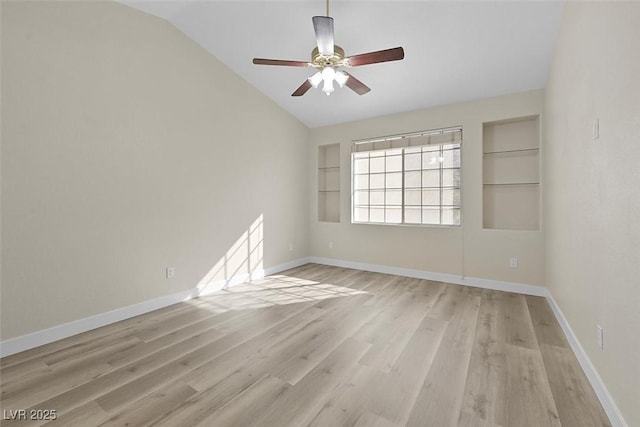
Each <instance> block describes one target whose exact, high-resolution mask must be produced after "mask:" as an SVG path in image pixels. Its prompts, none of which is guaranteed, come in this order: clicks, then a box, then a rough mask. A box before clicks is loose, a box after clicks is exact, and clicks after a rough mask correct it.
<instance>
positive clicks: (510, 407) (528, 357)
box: [505, 344, 561, 427]
mask: <svg viewBox="0 0 640 427" xmlns="http://www.w3.org/2000/svg"><path fill="white" fill-rule="evenodd" d="M505 348H506V357H507V384H506V391H505V393H506V395H507V396H509V399H508V400H507V402H506V404H505V405H506V415H505V425H507V426H512V425H517V426H522V427H539V426H549V427H559V426H561V423H560V418H559V416H558V410H557V409H556V405H555V401H554V399H553V394H552V393H551V388H550V386H549V379H548V378H547V375H546V371H545V369H544V363H543V361H542V356H541V355H540V353H539V352H538V351H536V350H532V349H528V348H525V347H522V346H519V345H513V344H506V347H505Z"/></svg>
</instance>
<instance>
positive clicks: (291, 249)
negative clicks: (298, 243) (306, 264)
mask: <svg viewBox="0 0 640 427" xmlns="http://www.w3.org/2000/svg"><path fill="white" fill-rule="evenodd" d="M289 252H293V243H289Z"/></svg>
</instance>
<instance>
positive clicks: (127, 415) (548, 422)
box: [0, 264, 610, 427]
mask: <svg viewBox="0 0 640 427" xmlns="http://www.w3.org/2000/svg"><path fill="white" fill-rule="evenodd" d="M0 400H1V402H0V404H1V406H2V408H3V410H11V409H13V410H15V409H35V410H37V409H49V410H52V409H55V410H56V411H57V415H58V418H57V419H56V420H54V421H52V422H49V424H48V425H51V426H56V425H64V426H74V425H77V426H83V427H84V426H87V427H91V426H96V425H101V424H105V425H154V426H168V427H174V426H181V427H187V426H195V425H202V426H207V427H208V426H230V425H234V426H235V425H242V426H245V425H246V426H251V425H255V426H278V427H287V426H296V427H297V426H305V425H309V424H311V425H314V426H323V425H331V426H341V425H344V426H347V425H348V426H359V427H364V426H366V427H370V426H381V427H391V426H398V427H399V426H407V425H409V426H413V425H416V426H421V427H422V426H437V427H447V426H474V427H484V426H497V427H511V426H518V427H521V426H522V427H527V426H535V427H541V426H545V427H547V426H551V427H553V426H560V425H562V426H563V427H567V426H569V427H573V426H580V427H582V426H585V427H591V426H609V425H610V424H609V422H608V420H607V418H606V415H605V413H604V410H603V409H602V406H601V405H600V404H599V402H598V400H597V397H596V396H595V393H594V392H593V390H592V388H591V387H590V385H589V382H588V380H587V379H586V376H585V375H584V373H583V372H582V370H581V368H580V365H579V364H578V362H577V359H576V358H575V356H574V355H573V353H572V351H571V348H570V347H569V345H568V342H567V341H566V338H565V337H564V334H563V332H562V330H561V328H560V326H559V324H558V322H557V321H556V320H555V318H554V314H553V312H552V311H551V309H550V307H549V305H548V304H547V302H546V301H545V300H544V299H543V298H539V297H530V296H526V297H525V296H522V295H516V294H511V293H505V292H500V291H493V290H487V289H480V288H472V287H465V286H458V285H452V284H446V283H440V282H431V281H427V280H422V279H415V278H409V277H400V276H393V275H388V274H381V273H375V272H370V271H359V270H354V269H348V268H340V267H329V266H323V265H319V264H307V265H304V266H300V267H296V268H294V269H291V270H289V271H287V272H283V273H281V274H278V275H274V276H270V277H266V278H264V279H262V280H256V281H253V282H251V283H245V284H241V285H238V286H234V287H230V288H227V289H225V290H222V291H219V292H215V293H212V294H209V295H207V296H203V297H201V298H198V299H195V300H191V301H189V302H185V303H181V304H176V305H174V306H170V307H166V308H164V309H161V310H158V311H155V312H151V313H147V314H144V315H142V316H138V317H135V318H132V319H127V320H124V321H122V322H118V323H115V324H112V325H109V326H106V327H104V328H99V329H96V330H94V331H89V332H86V333H83V334H80V335H77V336H74V337H69V338H67V339H64V340H61V341H57V342H55V343H51V344H49V345H46V346H42V347H39V348H36V349H32V350H29V351H26V352H23V353H20V354H16V355H12V356H9V357H6V358H3V359H2V360H0ZM7 404H9V406H7ZM27 405H28V407H26V406H27ZM43 424H45V423H44V422H39V421H37V420H26V421H22V420H21V421H18V420H3V422H2V425H3V427H4V426H7V427H11V426H16V427H27V426H29V427H30V426H38V425H43Z"/></svg>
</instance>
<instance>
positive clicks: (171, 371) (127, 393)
mask: <svg viewBox="0 0 640 427" xmlns="http://www.w3.org/2000/svg"><path fill="white" fill-rule="evenodd" d="M304 308H306V306H305V305H302V306H297V305H295V304H291V305H288V306H276V307H274V308H273V310H272V311H270V312H265V313H263V314H264V316H256V317H252V318H250V319H248V320H250V321H249V322H247V323H246V324H244V327H243V328H241V329H239V330H237V331H234V332H233V333H230V334H227V335H224V336H223V337H222V338H220V339H218V340H216V341H214V342H212V343H211V344H209V345H207V346H205V347H201V348H200V349H198V350H196V351H192V352H189V353H187V354H185V355H184V356H182V357H180V358H178V359H176V360H174V361H172V362H171V363H169V364H167V365H164V366H162V368H161V369H157V370H154V371H152V372H149V373H148V374H146V375H143V376H142V377H139V378H137V379H135V380H133V381H131V382H129V383H127V384H125V385H122V386H120V387H118V388H117V389H115V390H112V391H110V392H108V393H106V394H104V395H102V396H100V397H99V398H97V399H96V401H97V402H98V404H100V406H101V407H102V408H104V409H105V410H106V411H113V410H115V409H117V408H121V407H122V406H124V405H127V404H130V403H131V402H132V401H135V399H136V398H137V399H140V398H141V397H144V396H146V395H148V394H150V393H153V392H154V391H156V390H157V389H159V388H161V387H162V386H163V385H165V384H167V383H168V382H170V381H172V380H175V379H177V378H180V377H182V376H184V375H187V374H188V373H189V372H191V371H192V370H194V369H196V368H198V367H199V366H201V365H204V364H205V363H206V362H207V361H209V360H210V359H212V358H215V357H216V356H217V355H220V354H222V353H224V352H226V351H228V350H229V349H230V348H234V347H236V346H237V345H239V344H241V343H243V342H245V341H247V340H249V339H251V338H252V337H254V336H256V335H258V334H260V333H262V332H264V331H265V330H268V329H269V328H271V327H273V326H274V325H277V324H279V323H280V322H282V321H284V320H286V319H287V318H288V317H289V316H291V315H293V314H295V313H297V312H299V311H300V310H303V309H304Z"/></svg>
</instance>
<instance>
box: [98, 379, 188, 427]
mask: <svg viewBox="0 0 640 427" xmlns="http://www.w3.org/2000/svg"><path fill="white" fill-rule="evenodd" d="M194 394H196V391H195V390H194V389H192V388H191V387H189V386H188V385H186V384H174V385H171V386H168V387H165V388H163V389H162V390H159V391H157V392H155V393H152V394H150V395H149V396H147V397H145V398H144V399H141V400H140V401H138V402H137V404H136V406H135V407H134V408H125V409H123V410H122V411H120V412H119V413H118V414H117V415H114V416H113V417H111V418H110V419H109V420H108V421H106V422H104V423H103V424H101V426H104V427H107V426H109V427H115V426H121V427H127V426H145V425H153V424H154V423H155V421H156V420H158V419H160V418H161V417H162V416H163V415H164V414H166V413H167V412H169V411H170V410H171V409H172V408H173V407H175V406H178V405H179V404H181V403H182V402H183V401H184V400H185V399H188V398H189V397H190V396H193V395H194Z"/></svg>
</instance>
